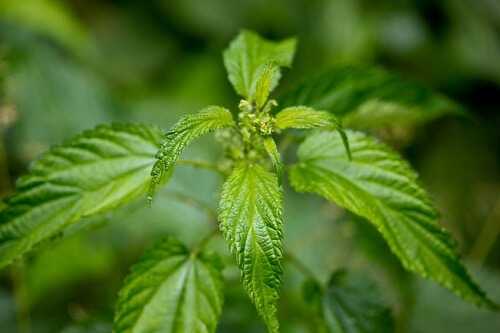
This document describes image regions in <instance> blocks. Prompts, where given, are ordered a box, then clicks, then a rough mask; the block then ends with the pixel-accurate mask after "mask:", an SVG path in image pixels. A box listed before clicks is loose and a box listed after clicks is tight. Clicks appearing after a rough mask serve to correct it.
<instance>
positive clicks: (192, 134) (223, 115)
mask: <svg viewBox="0 0 500 333" xmlns="http://www.w3.org/2000/svg"><path fill="white" fill-rule="evenodd" d="M231 126H235V123H234V120H233V116H232V115H231V112H230V111H229V110H227V109H225V108H223V107H220V106H209V107H206V108H205V109H203V110H201V111H200V112H198V113H194V114H190V115H187V116H185V117H183V118H181V119H180V120H179V121H178V122H177V123H176V124H175V125H174V126H173V127H172V128H171V129H170V130H169V131H168V132H167V133H166V134H165V136H164V138H163V142H162V144H161V147H160V150H159V151H158V153H157V155H156V158H157V161H156V163H155V164H154V166H153V170H152V171H151V185H150V188H149V194H148V199H149V200H150V201H151V200H152V199H153V195H154V192H155V189H156V186H158V185H159V184H161V183H162V182H163V181H165V178H166V177H167V176H168V175H169V174H170V173H171V172H172V167H173V166H174V165H175V162H176V161H177V159H178V158H179V156H180V154H181V153H182V151H183V150H184V148H185V147H186V146H187V145H189V144H190V143H191V142H192V141H193V140H195V139H197V138H198V137H200V136H202V135H204V134H207V133H209V132H212V131H214V130H217V129H221V128H226V127H231Z"/></svg>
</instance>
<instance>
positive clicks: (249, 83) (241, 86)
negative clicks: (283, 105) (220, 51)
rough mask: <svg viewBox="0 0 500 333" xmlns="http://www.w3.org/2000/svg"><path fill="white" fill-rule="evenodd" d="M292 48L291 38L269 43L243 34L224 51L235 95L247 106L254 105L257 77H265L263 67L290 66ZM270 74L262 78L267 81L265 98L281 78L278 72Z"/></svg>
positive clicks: (293, 43) (258, 37)
mask: <svg viewBox="0 0 500 333" xmlns="http://www.w3.org/2000/svg"><path fill="white" fill-rule="evenodd" d="M295 45H296V40H295V39H294V38H290V39H286V40H283V41H280V42H271V41H268V40H266V39H263V38H261V37H260V36H259V35H257V34H255V33H253V32H250V31H246V30H243V31H242V32H241V33H240V34H239V35H238V37H236V39H234V40H233V41H232V42H231V44H230V45H229V47H228V48H227V49H226V50H225V51H224V65H225V66H226V70H227V72H228V76H229V81H230V82H231V83H232V85H233V87H234V89H235V90H236V92H237V93H238V94H239V95H241V96H243V97H245V98H247V99H248V100H249V101H250V102H251V101H253V100H254V98H255V92H256V85H257V81H258V80H259V77H263V76H264V75H263V73H265V72H266V67H268V66H270V64H274V66H278V67H279V66H287V67H288V66H290V65H291V64H292V60H293V55H294V53H295ZM270 72H271V75H267V74H266V75H265V77H266V78H265V80H266V81H267V80H269V88H268V91H267V95H268V94H269V92H270V91H272V90H273V89H274V88H275V86H276V84H277V83H278V80H279V76H280V74H279V70H277V69H273V70H271V71H270Z"/></svg>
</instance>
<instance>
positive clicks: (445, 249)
mask: <svg viewBox="0 0 500 333" xmlns="http://www.w3.org/2000/svg"><path fill="white" fill-rule="evenodd" d="M347 134H348V135H347V136H348V139H349V143H350V146H351V151H352V161H348V160H347V158H346V157H345V155H344V154H343V153H342V152H343V147H342V140H340V138H339V136H338V135H337V134H336V133H330V132H323V133H318V134H315V135H312V136H310V137H309V138H308V139H306V141H304V143H302V145H301V146H300V147H299V150H298V156H299V163H298V164H296V165H294V166H293V167H292V169H291V175H290V179H291V183H292V185H293V187H294V188H295V189H296V190H298V191H300V192H313V193H317V194H320V195H321V196H323V197H325V198H326V199H328V200H330V201H333V202H335V203H337V204H338V205H340V206H342V207H344V208H346V209H348V210H350V211H352V212H354V213H355V214H358V215H360V216H362V217H364V218H366V219H367V220H369V221H370V222H372V223H373V224H374V225H375V226H376V227H377V229H378V230H379V232H381V234H382V236H383V237H384V238H385V240H386V241H387V243H388V244H389V246H390V248H391V249H392V251H393V252H394V253H395V254H396V255H397V256H398V257H399V259H400V260H401V262H402V264H403V265H404V267H406V268H407V269H409V270H411V271H414V272H416V273H419V274H420V275H422V276H423V277H426V278H430V279H432V280H434V281H436V282H438V283H440V284H441V285H443V286H444V287H446V288H449V289H450V290H452V291H453V292H455V293H456V294H458V295H459V296H461V297H463V298H464V299H465V300H467V301H470V302H473V303H475V304H478V305H486V306H490V307H491V306H493V303H492V302H491V301H490V300H489V299H488V298H487V297H486V296H485V294H484V292H483V291H482V290H481V289H480V288H479V287H478V286H477V285H476V284H475V283H474V282H473V281H472V279H471V278H470V277H469V275H468V273H467V271H466V269H465V268H464V266H463V265H462V264H461V263H460V261H459V257H458V254H457V251H456V249H455V243H454V242H453V241H452V239H451V237H450V235H449V234H448V232H446V231H445V230H444V229H443V228H441V227H440V226H439V225H438V223H437V220H438V214H437V212H436V210H435V209H434V207H433V206H432V204H431V203H430V200H429V198H428V196H427V194H426V193H425V191H424V190H423V189H422V188H421V187H420V186H419V185H418V184H417V175H416V174H415V172H414V171H413V170H412V169H411V168H410V166H409V165H408V164H407V163H405V162H404V161H403V160H402V159H401V158H400V157H399V156H398V155H397V154H396V153H394V152H392V151H391V150H390V149H389V148H388V147H386V146H385V145H383V144H381V143H378V142H377V141H376V140H374V139H372V138H370V137H367V136H365V135H364V134H361V133H357V132H352V131H348V132H347Z"/></svg>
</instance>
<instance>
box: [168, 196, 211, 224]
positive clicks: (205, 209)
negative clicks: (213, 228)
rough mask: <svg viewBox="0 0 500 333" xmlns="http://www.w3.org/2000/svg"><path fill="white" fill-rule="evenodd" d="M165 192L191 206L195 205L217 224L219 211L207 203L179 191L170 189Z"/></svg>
mask: <svg viewBox="0 0 500 333" xmlns="http://www.w3.org/2000/svg"><path fill="white" fill-rule="evenodd" d="M164 194H165V195H167V196H169V197H172V198H174V199H176V200H177V201H179V202H182V203H185V204H186V205H189V206H191V207H194V208H196V209H198V210H201V211H203V212H205V213H206V214H207V216H208V217H209V218H210V220H211V221H212V222H213V223H215V224H216V222H217V212H216V211H215V209H213V208H212V207H210V205H208V204H207V203H205V202H203V201H201V200H198V199H196V198H193V197H191V196H189V195H187V194H185V193H182V192H179V191H168V192H165V193H164Z"/></svg>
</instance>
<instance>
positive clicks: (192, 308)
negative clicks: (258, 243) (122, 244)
mask: <svg viewBox="0 0 500 333" xmlns="http://www.w3.org/2000/svg"><path fill="white" fill-rule="evenodd" d="M222 303H223V295H222V274H221V264H220V259H219V258H218V257H216V256H214V255H211V254H205V253H202V254H198V255H196V256H193V255H191V254H190V253H189V251H188V249H187V248H186V247H185V246H184V245H182V244H181V243H180V242H179V241H177V240H175V239H174V238H171V237H169V238H166V239H164V240H163V241H161V242H160V243H158V244H157V245H156V246H155V247H153V248H152V249H151V250H149V251H147V252H146V253H145V254H144V256H143V257H142V258H141V260H140V261H139V262H138V263H137V264H136V265H134V266H133V267H132V272H131V274H130V275H129V276H128V277H127V278H126V280H125V283H124V286H123V288H122V289H121V291H120V293H119V296H118V301H117V305H116V313H115V319H114V326H113V332H114V333H146V332H158V333H160V332H161V333H210V332H215V329H216V326H217V321H218V319H219V317H220V314H221V311H222Z"/></svg>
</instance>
